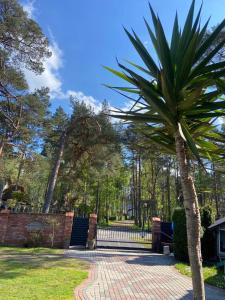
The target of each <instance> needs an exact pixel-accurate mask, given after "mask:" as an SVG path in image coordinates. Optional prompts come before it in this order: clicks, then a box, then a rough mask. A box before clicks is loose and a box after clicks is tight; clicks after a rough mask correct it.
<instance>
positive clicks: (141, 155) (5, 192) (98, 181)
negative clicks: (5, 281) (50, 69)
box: [0, 1, 225, 225]
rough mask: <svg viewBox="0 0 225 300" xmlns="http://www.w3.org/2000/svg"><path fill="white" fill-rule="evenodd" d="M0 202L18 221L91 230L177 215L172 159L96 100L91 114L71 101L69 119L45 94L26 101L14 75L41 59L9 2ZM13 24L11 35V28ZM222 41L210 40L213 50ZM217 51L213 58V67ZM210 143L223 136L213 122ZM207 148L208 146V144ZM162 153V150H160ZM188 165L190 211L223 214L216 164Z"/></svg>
mask: <svg viewBox="0 0 225 300" xmlns="http://www.w3.org/2000/svg"><path fill="white" fill-rule="evenodd" d="M0 9H1V21H0V22H1V27H0V45H1V48H0V58H1V68H0V199H1V200H2V202H1V205H2V208H3V207H9V208H10V209H12V210H13V211H25V212H45V213H47V212H65V211H75V212H76V214H77V215H80V216H87V215H88V214H90V213H92V212H96V213H97V214H98V218H99V221H100V222H106V223H107V222H108V221H109V220H115V219H122V218H127V217H129V218H133V219H135V221H136V224H137V225H140V224H142V221H141V220H142V218H143V211H145V219H146V220H147V219H151V217H153V216H159V217H160V218H161V219H162V220H165V221H170V220H171V216H172V212H173V210H174V208H175V207H178V206H183V194H182V188H181V182H180V173H179V169H178V162H177V158H176V155H175V153H173V152H172V151H171V153H168V152H169V151H164V150H165V149H163V147H162V145H160V143H157V140H156V139H155V140H154V139H151V138H149V136H148V135H147V134H146V132H144V131H141V130H138V128H137V127H136V126H135V125H134V124H131V123H129V122H125V123H124V122H122V121H118V120H117V119H116V118H114V117H113V116H112V113H111V112H110V105H109V103H107V101H105V100H103V101H102V109H101V111H100V112H96V111H94V109H93V108H92V107H91V106H88V105H87V104H85V103H84V102H82V101H80V100H79V99H76V98H73V97H71V99H70V101H71V113H70V114H68V113H66V112H65V111H64V109H63V108H62V107H58V108H57V109H56V110H55V111H53V109H52V108H51V99H50V94H49V89H48V87H43V88H42V89H40V90H36V91H35V92H32V93H31V92H30V90H29V86H28V84H27V82H26V79H25V75H24V70H25V69H29V70H32V71H34V72H36V73H37V74H40V73H41V72H43V61H44V60H45V59H46V58H48V57H50V56H51V51H50V50H49V41H48V39H47V38H46V37H45V36H44V34H43V32H42V30H41V28H40V27H39V25H38V24H37V23H36V22H35V21H34V20H32V19H30V18H29V17H28V16H27V14H26V13H25V12H24V11H23V9H22V7H21V6H20V5H19V4H18V3H17V2H16V1H3V2H1V7H0ZM15 24H16V26H15ZM223 37H224V32H223V31H222V32H221V33H220V36H219V37H218V38H217V41H216V43H218V42H220V40H221V39H222V38H223ZM222 59H223V51H220V52H218V53H217V57H216V58H215V60H216V61H217V62H219V61H221V60H222ZM214 131H215V134H217V133H218V134H221V135H224V134H225V122H224V119H223V117H220V118H217V120H216V122H215V127H214ZM215 139H216V138H215ZM167 150H168V149H167ZM203 163H204V166H205V169H203V168H202V165H201V164H200V163H199V161H198V160H196V159H195V158H192V159H191V166H192V167H191V168H192V169H191V172H192V174H193V177H194V182H195V185H196V192H197V196H198V201H199V204H200V206H211V208H212V209H213V211H214V214H215V216H216V217H217V218H219V217H220V216H223V215H224V214H225V188H224V186H225V167H224V162H223V161H222V160H220V161H218V162H217V161H214V162H212V161H210V160H209V159H207V158H204V160H203Z"/></svg>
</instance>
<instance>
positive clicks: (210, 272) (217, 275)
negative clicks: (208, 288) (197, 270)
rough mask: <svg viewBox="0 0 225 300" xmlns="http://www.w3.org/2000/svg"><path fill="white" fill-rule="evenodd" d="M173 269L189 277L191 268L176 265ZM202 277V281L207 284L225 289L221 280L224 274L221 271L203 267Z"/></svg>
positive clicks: (180, 264) (185, 265)
mask: <svg viewBox="0 0 225 300" xmlns="http://www.w3.org/2000/svg"><path fill="white" fill-rule="evenodd" d="M175 267H176V268H177V269H178V271H179V272H180V273H181V274H183V275H187V276H189V277H191V268H190V266H189V265H188V264H185V263H177V264H176V265H175ZM203 276H204V281H205V282H206V283H208V284H211V285H214V286H216V287H219V288H222V289H225V280H224V279H223V276H224V272H223V270H221V269H220V270H218V269H217V268H216V267H215V266H204V267H203Z"/></svg>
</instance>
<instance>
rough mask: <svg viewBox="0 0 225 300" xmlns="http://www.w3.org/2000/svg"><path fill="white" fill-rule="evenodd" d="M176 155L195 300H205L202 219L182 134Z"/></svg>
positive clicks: (176, 136)
mask: <svg viewBox="0 0 225 300" xmlns="http://www.w3.org/2000/svg"><path fill="white" fill-rule="evenodd" d="M175 142H176V154H177V159H178V163H179V168H180V176H181V185H182V190H183V197H184V207H185V214H186V223H187V239H188V254H189V260H190V265H191V272H192V284H193V292H194V299H195V300H204V299H205V290H204V282H203V276H202V257H201V242H200V227H201V219H200V212H199V207H198V198H197V194H196V190H195V186H194V182H193V179H192V177H191V175H190V169H189V164H188V159H187V155H186V150H187V149H186V145H185V142H184V140H183V138H182V137H181V135H180V132H179V131H177V132H176V134H175Z"/></svg>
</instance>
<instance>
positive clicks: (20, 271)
mask: <svg viewBox="0 0 225 300" xmlns="http://www.w3.org/2000/svg"><path fill="white" fill-rule="evenodd" d="M1 250H2V249H0V280H6V279H14V278H15V277H18V276H24V275H26V273H27V272H28V271H29V270H34V269H37V270H38V269H50V268H55V267H57V268H60V267H62V268H76V269H82V270H87V269H88V264H87V263H86V262H84V261H79V260H78V259H69V258H67V257H65V256H64V255H63V254H52V251H51V249H49V251H48V249H44V250H42V249H41V250H40V249H37V250H36V251H35V249H25V250H24V252H23V251H22V252H20V250H21V249H20V250H18V252H19V253H16V248H15V250H14V249H11V250H9V251H5V250H6V249H5V250H4V251H1ZM26 250H27V251H26ZM29 251H30V253H29Z"/></svg>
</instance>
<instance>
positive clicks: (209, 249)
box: [201, 206, 216, 261]
mask: <svg viewBox="0 0 225 300" xmlns="http://www.w3.org/2000/svg"><path fill="white" fill-rule="evenodd" d="M213 222H214V214H213V210H212V207H211V206H204V207H202V208H201V224H202V229H203V237H202V238H201V249H202V258H203V260H204V261H207V260H209V259H210V258H213V257H214V256H215V255H216V253H215V252H216V251H215V250H216V247H215V244H216V241H215V237H214V235H213V232H212V231H211V230H209V229H208V227H209V226H210V225H211V224H212V223H213Z"/></svg>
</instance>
